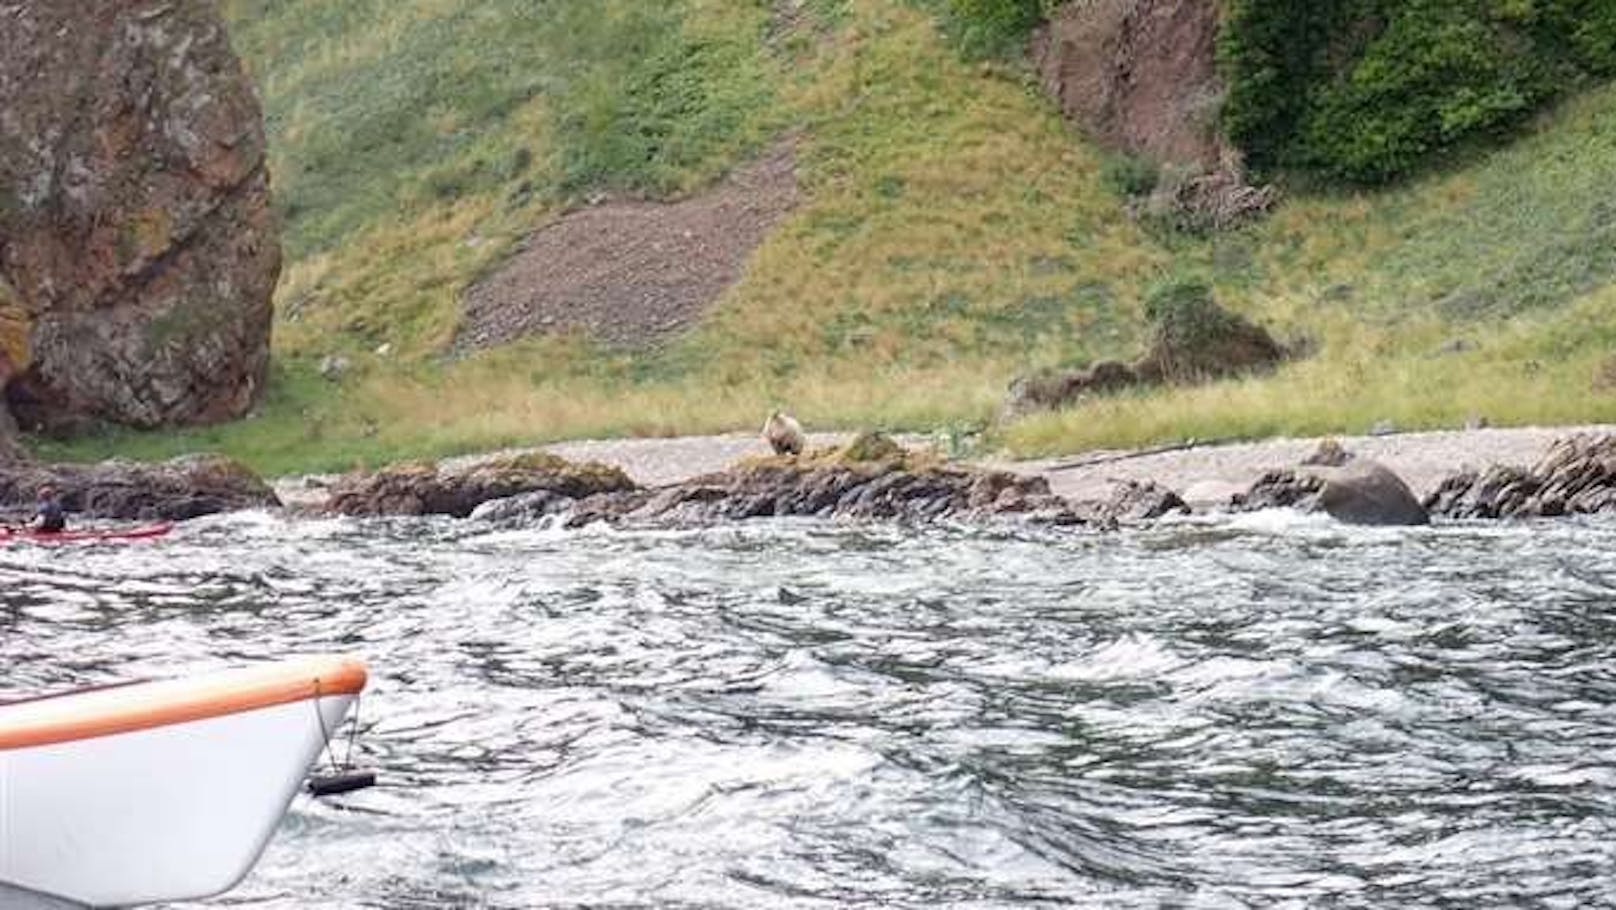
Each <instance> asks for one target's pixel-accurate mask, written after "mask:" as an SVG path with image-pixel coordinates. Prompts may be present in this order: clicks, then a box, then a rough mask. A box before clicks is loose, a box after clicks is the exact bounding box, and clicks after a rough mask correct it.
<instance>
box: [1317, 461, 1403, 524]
mask: <svg viewBox="0 0 1616 910" xmlns="http://www.w3.org/2000/svg"><path fill="white" fill-rule="evenodd" d="M1303 470H1304V471H1305V472H1306V473H1308V474H1311V475H1313V476H1314V477H1317V478H1319V479H1320V480H1322V481H1323V482H1324V487H1323V489H1322V490H1320V491H1319V496H1318V504H1319V508H1321V509H1323V510H1324V511H1326V512H1328V513H1329V514H1330V516H1331V517H1333V518H1335V519H1336V520H1337V521H1344V522H1346V523H1347V524H1355V525H1423V524H1430V523H1431V516H1430V514H1429V513H1427V512H1426V510H1425V507H1424V506H1422V505H1420V501H1419V500H1418V499H1417V498H1415V496H1414V492H1413V491H1412V490H1410V489H1409V488H1408V484H1406V483H1404V482H1403V479H1402V478H1401V477H1398V476H1397V475H1396V474H1395V473H1393V471H1392V470H1391V469H1390V468H1388V467H1386V466H1385V465H1383V464H1381V463H1380V462H1378V461H1371V460H1369V459H1367V458H1353V459H1351V460H1350V461H1348V462H1347V463H1346V464H1344V465H1341V466H1339V467H1336V466H1327V465H1315V466H1309V467H1306V468H1304V469H1303Z"/></svg>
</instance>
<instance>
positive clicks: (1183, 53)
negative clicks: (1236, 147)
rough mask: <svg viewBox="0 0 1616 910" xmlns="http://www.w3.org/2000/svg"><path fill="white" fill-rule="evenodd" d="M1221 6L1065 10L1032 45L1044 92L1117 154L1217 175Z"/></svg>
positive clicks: (1097, 5) (1157, 3) (1113, 2)
mask: <svg viewBox="0 0 1616 910" xmlns="http://www.w3.org/2000/svg"><path fill="white" fill-rule="evenodd" d="M1217 37H1218V2H1217V0H1093V2H1085V3H1067V4H1064V5H1063V6H1061V7H1060V8H1058V9H1057V10H1056V11H1055V12H1054V14H1053V15H1052V16H1051V17H1050V21H1049V24H1048V25H1047V26H1045V27H1044V29H1043V30H1042V31H1041V32H1040V33H1039V35H1038V36H1037V37H1036V38H1035V40H1034V42H1033V57H1034V59H1035V60H1036V61H1037V64H1038V71H1039V74H1040V75H1041V76H1042V77H1043V81H1044V86H1045V88H1046V89H1048V91H1049V93H1050V94H1051V95H1052V96H1054V98H1055V100H1056V101H1057V102H1059V104H1060V106H1061V110H1062V111H1064V112H1065V113H1066V115H1067V116H1069V117H1071V118H1073V119H1074V120H1077V121H1078V122H1080V123H1082V124H1083V125H1084V126H1085V127H1086V128H1087V129H1088V130H1089V131H1090V132H1092V133H1093V134H1094V136H1095V137H1096V138H1097V139H1099V140H1100V141H1101V142H1103V143H1105V144H1106V145H1109V146H1111V147H1113V148H1118V149H1123V150H1125V151H1129V152H1133V153H1136V154H1142V155H1146V156H1148V157H1150V158H1153V159H1155V160H1156V161H1162V162H1172V163H1175V164H1181V165H1190V166H1197V167H1198V168H1199V169H1202V170H1211V169H1214V168H1216V167H1217V166H1218V164H1219V161H1220V158H1221V157H1222V156H1223V154H1224V143H1223V141H1222V139H1221V138H1219V136H1218V129H1217V114H1218V108H1219V106H1220V105H1221V103H1222V99H1223V82H1222V80H1221V79H1220V78H1219V77H1218V71H1217Z"/></svg>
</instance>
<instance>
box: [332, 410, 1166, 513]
mask: <svg viewBox="0 0 1616 910" xmlns="http://www.w3.org/2000/svg"><path fill="white" fill-rule="evenodd" d="M324 511H326V512H328V513H332V514H343V515H422V514H440V515H454V516H468V515H469V516H471V517H473V518H476V519H478V520H482V521H490V522H498V523H505V524H523V523H528V522H532V521H535V520H539V519H544V518H548V517H551V516H555V517H556V520H559V521H560V522H562V523H563V524H565V525H567V526H569V527H578V526H583V525H588V524H594V523H597V522H604V523H607V524H611V525H617V526H628V527H694V526H704V525H711V524H718V523H724V522H733V521H744V520H747V519H753V518H784V517H803V518H823V519H838V520H883V521H897V522H904V523H912V524H913V523H926V522H935V521H967V522H992V521H1007V520H1008V521H1015V522H1023V523H1030V524H1042V525H1059V526H1072V525H1094V526H1102V527H1112V526H1116V525H1117V524H1119V523H1126V522H1135V521H1148V520H1152V519H1156V518H1159V517H1162V516H1164V515H1167V514H1170V513H1173V512H1187V511H1188V506H1186V505H1184V502H1183V500H1181V499H1179V498H1178V496H1177V495H1176V494H1174V493H1172V492H1171V491H1169V490H1165V489H1163V488H1161V487H1158V486H1156V485H1154V484H1124V485H1122V486H1120V487H1119V488H1118V490H1117V492H1116V496H1115V497H1114V498H1113V499H1112V500H1110V501H1107V502H1100V503H1074V502H1070V501H1068V500H1066V499H1064V498H1062V497H1060V496H1057V495H1055V494H1054V493H1052V492H1051V491H1050V487H1049V482H1048V481H1047V480H1045V479H1044V478H1042V477H1036V476H1029V475H1025V474H1016V473H1013V472H1009V471H997V470H986V469H982V468H976V467H969V466H963V465H957V464H950V463H947V462H944V461H942V460H941V459H938V458H936V457H935V456H932V455H930V454H927V453H918V452H914V451H911V450H908V449H905V448H904V447H903V446H901V445H899V444H898V443H896V442H894V441H893V440H892V439H890V438H888V437H886V436H884V435H881V434H879V433H865V434H861V435H859V436H857V437H855V438H853V439H852V440H851V441H849V442H847V443H846V444H845V445H842V446H839V447H832V448H821V449H817V450H812V451H809V452H805V453H802V454H783V455H770V456H759V457H754V458H747V459H742V460H741V461H740V462H738V463H736V464H734V465H732V466H731V467H729V468H728V469H726V470H723V471H718V472H714V473H710V474H705V475H702V476H699V477H695V478H692V479H689V480H686V481H682V482H680V483H675V484H670V485H667V486H662V487H655V488H646V487H641V486H637V485H635V484H634V483H632V482H631V481H630V480H629V479H628V478H627V477H626V476H624V475H623V474H622V473H621V472H619V471H617V470H616V469H615V468H609V467H606V466H604V465H599V464H593V463H585V464H574V463H571V462H567V461H564V460H562V459H560V458H556V457H555V456H551V455H537V456H520V457H519V458H518V459H501V460H497V461H494V462H489V463H485V464H481V465H477V466H474V467H469V468H465V469H460V470H444V469H441V468H439V467H437V466H435V465H403V466H398V467H394V468H389V469H386V470H383V471H379V472H376V473H368V474H356V475H352V476H350V477H346V478H343V479H342V480H341V481H339V482H338V483H337V485H336V486H335V487H334V488H333V489H332V492H331V495H330V497H329V499H328V501H327V502H326V505H325V508H324Z"/></svg>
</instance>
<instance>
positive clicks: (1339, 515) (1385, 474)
mask: <svg viewBox="0 0 1616 910" xmlns="http://www.w3.org/2000/svg"><path fill="white" fill-rule="evenodd" d="M1229 506H1230V508H1231V509H1232V510H1233V511H1236V512H1254V511H1258V510H1260V509H1273V508H1292V509H1299V510H1301V511H1304V512H1313V511H1322V512H1325V513H1326V514H1328V515H1330V517H1332V518H1334V519H1336V520H1337V521H1340V522H1343V523H1345V524H1354V525H1424V524H1430V521H1431V518H1430V515H1429V513H1427V511H1426V509H1425V506H1424V505H1422V504H1421V503H1420V501H1419V500H1418V499H1416V498H1415V496H1414V492H1413V491H1412V490H1410V489H1409V487H1408V484H1406V483H1404V482H1403V479H1402V478H1401V477H1399V476H1397V474H1396V472H1394V471H1392V470H1391V469H1390V468H1388V467H1386V466H1385V465H1383V464H1381V463H1380V462H1378V461H1374V460H1373V459H1369V458H1361V457H1358V456H1356V455H1353V454H1352V453H1351V452H1348V451H1347V450H1346V449H1344V448H1342V447H1341V444H1340V443H1339V442H1337V441H1335V440H1333V439H1326V440H1324V441H1323V442H1321V443H1320V444H1319V447H1318V448H1317V449H1316V450H1315V451H1314V452H1313V454H1311V455H1309V456H1308V457H1306V458H1304V459H1302V463H1301V464H1300V465H1299V466H1297V467H1296V468H1291V469H1285V470H1278V471H1270V472H1268V473H1266V474H1264V475H1263V476H1262V477H1261V478H1259V479H1258V480H1257V482H1256V483H1254V484H1253V485H1252V486H1251V488H1250V489H1248V490H1247V491H1246V492H1244V493H1239V494H1236V495H1235V496H1234V497H1233V499H1232V500H1231V501H1230V503H1229Z"/></svg>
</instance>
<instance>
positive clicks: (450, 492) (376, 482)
mask: <svg viewBox="0 0 1616 910" xmlns="http://www.w3.org/2000/svg"><path fill="white" fill-rule="evenodd" d="M635 489H638V487H637V486H636V485H635V483H634V481H632V480H630V479H629V478H628V475H627V474H624V473H623V472H622V471H621V470H620V469H618V468H614V467H610V466H607V465H603V464H599V463H596V462H587V463H584V464H575V463H573V462H570V461H567V460H566V459H565V458H561V457H560V456H557V455H549V454H546V453H543V452H533V453H529V454H525V455H513V456H508V457H505V458H500V459H496V460H494V461H490V462H484V463H482V464H477V465H473V466H471V467H468V468H464V469H461V470H445V469H442V468H440V467H439V466H438V465H437V464H434V463H431V462H409V463H405V464H399V465H393V466H390V467H387V468H383V469H382V470H380V471H376V472H374V473H360V474H350V475H348V476H346V477H343V478H341V479H340V480H338V481H337V482H336V483H335V484H334V485H333V486H332V488H331V493H330V496H329V497H328V498H327V499H326V502H325V505H324V507H323V508H322V509H321V511H323V512H325V513H327V514H332V515H354V516H371V515H450V516H453V517H455V518H466V517H468V516H470V515H471V514H472V512H474V511H475V510H477V509H478V508H479V507H481V506H483V505H484V504H486V503H490V502H497V501H500V500H505V499H509V498H511V497H516V496H522V495H528V494H534V493H546V494H550V495H556V496H562V497H565V498H567V499H569V500H570V499H578V498H581V497H585V496H591V495H594V494H597V493H606V492H612V491H630V490H635Z"/></svg>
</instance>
